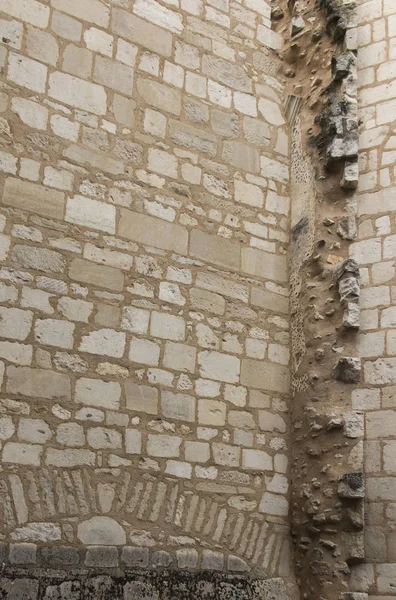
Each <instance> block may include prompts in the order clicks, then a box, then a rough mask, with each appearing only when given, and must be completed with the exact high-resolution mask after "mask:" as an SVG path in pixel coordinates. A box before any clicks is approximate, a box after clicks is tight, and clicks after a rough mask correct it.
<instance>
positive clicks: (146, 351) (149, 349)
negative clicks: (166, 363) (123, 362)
mask: <svg viewBox="0 0 396 600" xmlns="http://www.w3.org/2000/svg"><path fill="white" fill-rule="evenodd" d="M160 350H161V347H160V345H159V344H156V343H155V342H151V341H150V340H142V339H140V338H133V340H132V341H131V345H130V349H129V360H131V361H132V362H136V363H138V364H142V365H148V366H150V367H156V366H158V364H159V356H160Z"/></svg>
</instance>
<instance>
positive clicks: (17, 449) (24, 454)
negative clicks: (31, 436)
mask: <svg viewBox="0 0 396 600" xmlns="http://www.w3.org/2000/svg"><path fill="white" fill-rule="evenodd" d="M42 452H43V447H42V446H36V445H33V444H16V443H14V442H7V443H6V445H5V446H4V450H3V462H5V463H14V464H19V465H34V466H35V467H38V466H39V465H40V457H41V454H42Z"/></svg>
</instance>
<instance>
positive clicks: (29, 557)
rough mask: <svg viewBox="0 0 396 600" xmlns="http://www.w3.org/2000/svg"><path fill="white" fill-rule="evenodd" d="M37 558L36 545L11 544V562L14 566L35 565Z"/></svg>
mask: <svg viewBox="0 0 396 600" xmlns="http://www.w3.org/2000/svg"><path fill="white" fill-rule="evenodd" d="M36 556H37V546H36V544H28V543H26V544H10V551H9V561H10V563H11V564H12V565H34V564H35V563H36Z"/></svg>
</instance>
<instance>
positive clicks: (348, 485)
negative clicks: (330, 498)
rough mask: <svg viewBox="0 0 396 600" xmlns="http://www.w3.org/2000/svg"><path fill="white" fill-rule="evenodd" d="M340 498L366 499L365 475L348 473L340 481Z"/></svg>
mask: <svg viewBox="0 0 396 600" xmlns="http://www.w3.org/2000/svg"><path fill="white" fill-rule="evenodd" d="M338 495H339V496H340V498H364V495H365V485H364V475H363V473H346V474H345V475H342V477H340V479H339V480H338Z"/></svg>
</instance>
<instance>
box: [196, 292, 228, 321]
mask: <svg viewBox="0 0 396 600" xmlns="http://www.w3.org/2000/svg"><path fill="white" fill-rule="evenodd" d="M190 301H191V306H192V307H193V308H195V309H197V310H203V311H208V312H211V313H214V314H215V315H224V312H225V307H226V303H225V300H224V298H223V297H222V296H220V295H219V294H214V293H213V292H208V291H207V290H200V289H198V288H191V289H190Z"/></svg>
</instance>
